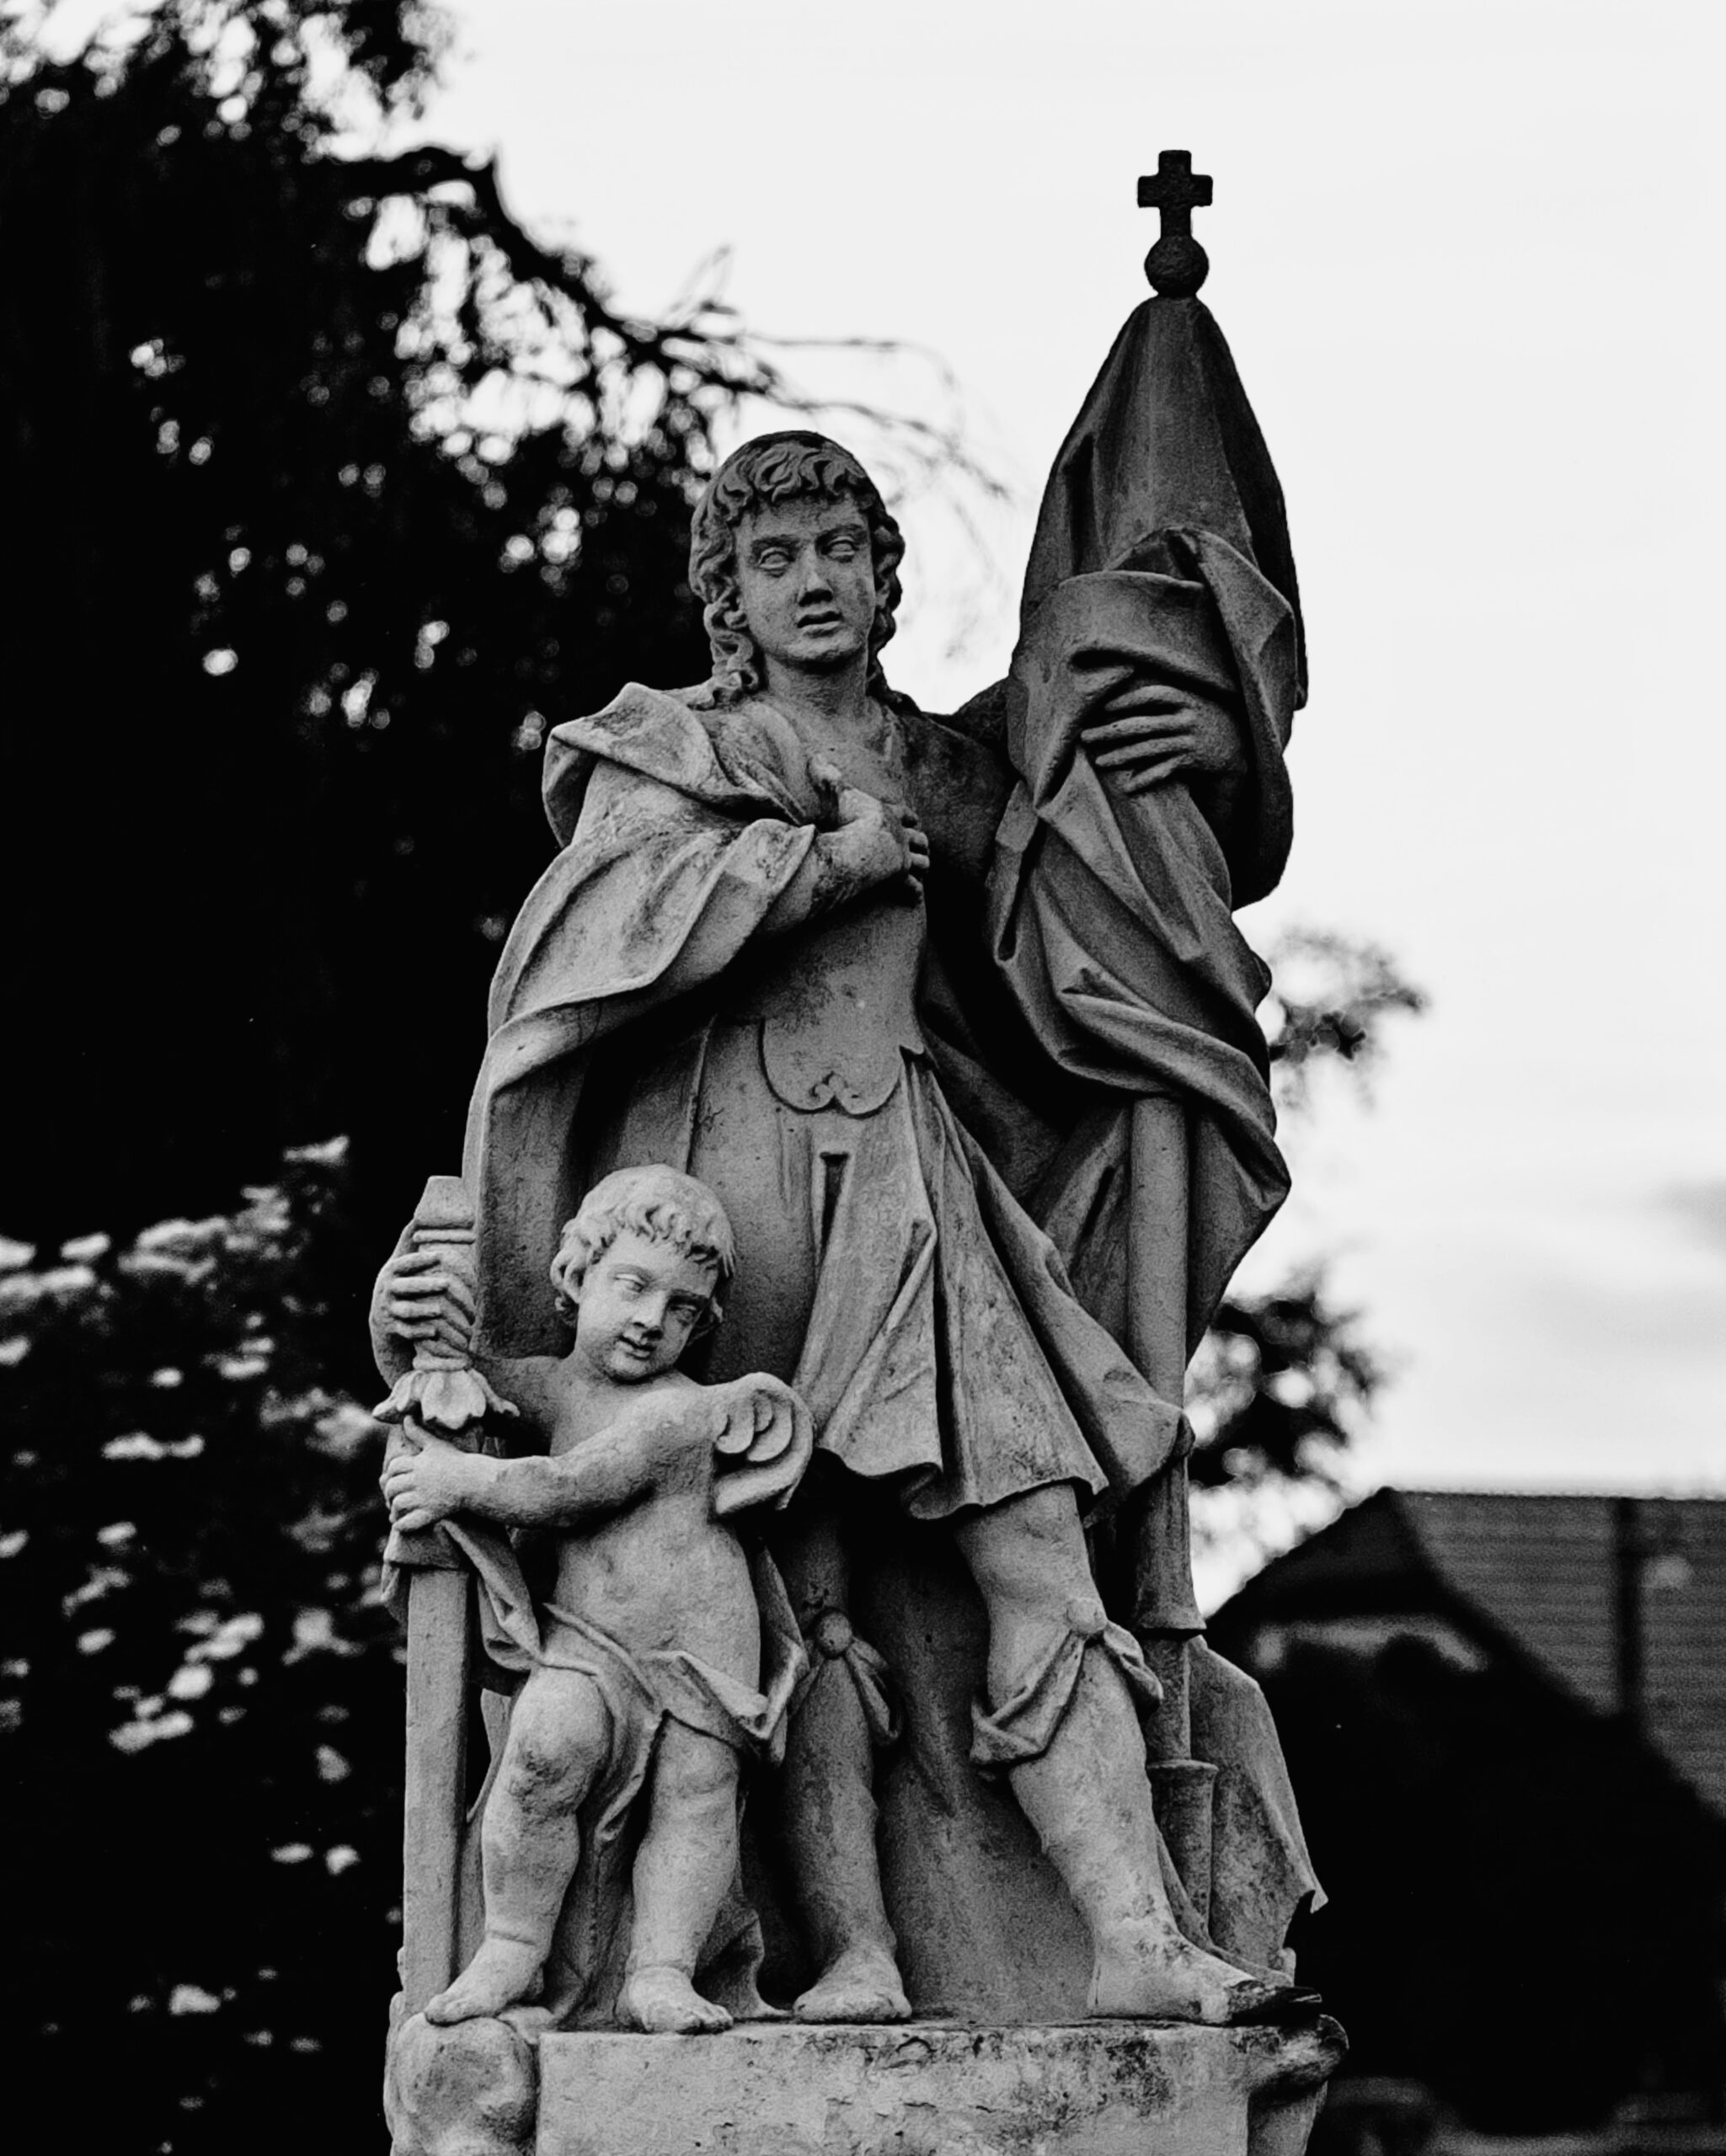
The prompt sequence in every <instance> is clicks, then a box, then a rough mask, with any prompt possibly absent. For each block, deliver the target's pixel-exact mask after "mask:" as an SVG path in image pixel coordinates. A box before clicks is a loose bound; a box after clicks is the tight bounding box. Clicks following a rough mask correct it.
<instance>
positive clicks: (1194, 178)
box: [1139, 150, 1210, 300]
mask: <svg viewBox="0 0 1726 2156" xmlns="http://www.w3.org/2000/svg"><path fill="white" fill-rule="evenodd" d="M1139 207H1140V208H1141V210H1156V211H1160V212H1161V214H1162V237H1161V238H1159V239H1158V241H1157V244H1156V246H1155V247H1153V248H1152V250H1151V252H1150V253H1148V254H1147V255H1146V257H1145V275H1146V276H1147V277H1148V278H1149V279H1150V280H1151V282H1152V286H1154V287H1155V289H1156V292H1157V297H1158V299H1162V300H1189V299H1191V298H1192V296H1193V295H1194V293H1195V292H1196V291H1198V289H1199V287H1200V285H1202V284H1203V283H1204V281H1205V276H1206V275H1207V274H1208V273H1209V271H1210V256H1209V255H1207V254H1206V253H1205V250H1204V248H1202V247H1200V244H1199V243H1198V241H1197V240H1195V239H1194V237H1193V212H1194V210H1206V209H1209V208H1210V174H1209V173H1202V172H1194V169H1193V153H1192V152H1191V151H1190V150H1159V151H1158V152H1157V171H1156V173H1155V175H1154V177H1153V176H1151V175H1148V174H1147V175H1146V177H1145V178H1144V179H1141V180H1140V182H1139Z"/></svg>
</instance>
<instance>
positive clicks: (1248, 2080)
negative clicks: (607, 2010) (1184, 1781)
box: [392, 2017, 1345, 2156]
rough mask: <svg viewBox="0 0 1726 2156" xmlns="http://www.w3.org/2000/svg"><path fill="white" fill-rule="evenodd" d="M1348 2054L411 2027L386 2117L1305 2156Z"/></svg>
mask: <svg viewBox="0 0 1726 2156" xmlns="http://www.w3.org/2000/svg"><path fill="white" fill-rule="evenodd" d="M1344 2048H1345V2045H1344V2037H1343V2033H1342V2031H1341V2030H1340V2029H1339V2028H1338V2026H1337V2025H1336V2023H1335V2022H1333V2021H1330V2020H1318V2021H1316V2022H1312V2023H1309V2024H1307V2025H1304V2026H1301V2027H1297V2028H1294V2029H1274V2028H1262V2029H1194V2028H1187V2027H1177V2026H1174V2025H1167V2024H1156V2023H1143V2022H1125V2021H1117V2022H1087V2023H1084V2024H1081V2025H1074V2026H1071V2027H1066V2028H962V2027H959V2026H958V2025H954V2024H953V2023H944V2022H934V2021H929V2022H916V2023H913V2024H910V2025H905V2026H901V2027H898V2028H835V2029H819V2028H804V2027H802V2026H799V2025H793V2024H769V2025H756V2026H752V2027H748V2028H739V2029H734V2030H731V2031H729V2032H728V2033H727V2034H725V2035H724V2036H611V2035H606V2036H545V2037H543V2038H542V2039H541V2040H540V2041H539V2042H538V2044H537V2046H535V2047H530V2046H529V2045H528V2044H527V2043H526V2041H525V2040H524V2039H522V2038H521V2037H519V2036H516V2034H515V2032H514V2031H510V2030H507V2029H505V2026H504V2025H503V2024H502V2023H500V2022H468V2023H466V2024H464V2025H462V2028H461V2029H460V2030H451V2031H431V2030H429V2029H428V2028H427V2027H426V2025H425V2023H424V2022H423V2021H420V2020H418V2019H417V2017H416V2019H415V2020H413V2021H410V2022H409V2023H408V2024H406V2025H405V2026H404V2027H403V2029H402V2030H401V2031H400V2032H399V2041H398V2046H397V2047H395V2054H396V2055H395V2057H394V2059H393V2072H392V2082H393V2096H394V2098H395V2102H394V2104H393V2125H394V2126H395V2128H396V2134H397V2138H396V2144H395V2145H396V2149H397V2152H398V2156H1301V2151H1302V2149H1303V2148H1305V2145H1306V2141H1307V2132H1308V2131H1309V2129H1310V2128H1311V2126H1312V2120H1313V2117H1314V2116H1315V2115H1316V2113H1317V2109H1318V2105H1319V2102H1320V2100H1321V2099H1322V2097H1323V2089H1324V2084H1325V2081H1326V2080H1327V2079H1328V2076H1329V2075H1330V2073H1331V2072H1332V2070H1333V2068H1335V2066H1336V2065H1337V2063H1338V2062H1339V2059H1340V2058H1341V2057H1342V2056H1343V2052H1344ZM536 2051H537V2077H535V2076H534V2075H533V2066H534V2063H535V2062H534V2058H533V2053H534V2052H536ZM458 2052H459V2054H460V2057H459V2058H458V2057H457V2053H458ZM494 2053H495V2056H493V2054H494ZM524 2075H525V2076H526V2077H529V2079H527V2080H526V2082H525V2084H524V2080H523V2076H524ZM532 2078H537V2083H538V2090H537V2095H538V2101H537V2117H535V2116H533V2113H534V2111H535V2109H536V2107H535V2106H534V2105H533V2104H532V2089H531V2081H532ZM469 2080H472V2081H473V2097H474V2099H475V2101H473V2102H471V2103H469V2102H464V2101H463V2100H462V2084H464V2083H466V2082H468V2081H469ZM511 2085H513V2089H514V2090H515V2091H516V2094H515V2099H514V2100H513V2101H512V2100H510V2087H511ZM523 2099H525V2101H524V2100H523Z"/></svg>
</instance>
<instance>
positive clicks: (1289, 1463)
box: [1189, 928, 1426, 1492]
mask: <svg viewBox="0 0 1726 2156" xmlns="http://www.w3.org/2000/svg"><path fill="white" fill-rule="evenodd" d="M1270 962H1271V972H1272V975H1273V983H1274V985H1273V986H1272V989H1271V992H1270V995H1269V998H1268V999H1267V1001H1266V1002H1265V1004H1264V1008H1263V1010H1262V1011H1261V1012H1260V1016H1261V1017H1262V1018H1263V1020H1264V1027H1265V1032H1266V1033H1267V1034H1268V1035H1269V1042H1270V1062H1271V1081H1272V1085H1273V1087H1274V1091H1275V1094H1276V1100H1277V1107H1278V1109H1279V1111H1280V1114H1281V1115H1282V1117H1283V1118H1284V1119H1285V1121H1288V1120H1293V1121H1294V1122H1295V1123H1296V1124H1298V1123H1300V1121H1301V1119H1302V1118H1304V1117H1306V1116H1307V1114H1308V1113H1310V1111H1311V1108H1312V1104H1313V1096H1314V1091H1315V1081H1316V1079H1317V1075H1318V1074H1319V1073H1320V1072H1321V1071H1323V1070H1329V1071H1332V1072H1334V1071H1336V1070H1338V1068H1339V1066H1340V1068H1341V1069H1342V1070H1346V1071H1348V1072H1349V1073H1350V1074H1352V1075H1353V1076H1354V1078H1355V1081H1357V1084H1359V1085H1362V1086H1364V1085H1365V1082H1366V1081H1368V1080H1369V1079H1370V1077H1371V1073H1372V1071H1373V1070H1374V1069H1375V1068H1376V1065H1377V1064H1378V1061H1379V1059H1380V1058H1381V1055H1382V1054H1383V1052H1384V1027H1385V1022H1386V1021H1387V1019H1389V1018H1391V1017H1395V1016H1397V1015H1398V1014H1402V1015H1404V1016H1409V1017H1413V1016H1416V1015H1418V1014H1419V1012H1420V1011H1424V1009H1425V1007H1426V998H1425V996H1424V994H1423V993H1422V991H1421V990H1419V989H1418V988H1415V987H1414V986H1413V985H1411V984H1410V983H1409V982H1408V980H1406V979H1404V978H1403V974H1401V973H1400V971H1399V970H1398V969H1397V965H1396V963H1395V961H1394V960H1393V959H1392V958H1391V957H1390V956H1389V955H1388V953H1386V952H1384V951H1381V950H1380V949H1379V948H1378V947H1377V946H1376V945H1374V944H1364V943H1352V942H1349V940H1348V939H1347V938H1346V937H1340V936H1337V935H1334V934H1333V933H1331V932H1329V931H1325V930H1320V929H1312V928H1297V929H1290V930H1289V931H1286V932H1285V934H1284V935H1282V936H1281V937H1279V938H1278V940H1277V942H1275V943H1274V945H1273V947H1272V948H1271V953H1270ZM1383 1378H1384V1370H1383V1366H1382V1364H1381V1360H1380V1358H1379V1357H1378V1356H1377V1355H1376V1354H1375V1353H1374V1352H1373V1351H1372V1349H1371V1348H1370V1347H1369V1346H1368V1345H1367V1344H1366V1342H1365V1337H1364V1336H1363V1334H1362V1331H1361V1327H1360V1315H1359V1313H1358V1312H1355V1311H1354V1310H1344V1309H1342V1308H1340V1307H1339V1305H1337V1303H1336V1302H1335V1300H1334V1299H1333V1296H1332V1294H1331V1293H1330V1290H1329V1288H1328V1283H1327V1280H1326V1275H1325V1270H1324V1268H1323V1266H1313V1267H1307V1268H1304V1269H1302V1270H1301V1271H1299V1272H1297V1273H1295V1274H1293V1275H1292V1276H1291V1277H1290V1278H1288V1279H1287V1280H1285V1282H1283V1283H1281V1284H1280V1286H1278V1287H1277V1288H1275V1289H1272V1290H1270V1291H1269V1292H1264V1293H1258V1294H1244V1293H1242V1292H1241V1291H1239V1290H1238V1289H1237V1290H1236V1291H1235V1292H1233V1293H1232V1294H1229V1295H1228V1296H1226V1298H1225V1299H1224V1300H1223V1302H1222V1303H1221V1305H1220V1306H1219V1308H1218V1310H1217V1313H1216V1320H1215V1321H1214V1323H1213V1324H1212V1326H1211V1328H1210V1333H1209V1335H1208V1336H1207V1337H1206V1338H1205V1342H1204V1344H1203V1346H1202V1347H1201V1348H1200V1353H1199V1355H1198V1357H1197V1358H1196V1359H1195V1361H1194V1367H1193V1372H1192V1376H1191V1380H1190V1381H1189V1407H1190V1409H1191V1412H1192V1415H1193V1419H1194V1427H1195V1430H1196V1433H1197V1438H1198V1443H1197V1444H1196V1446H1195V1448H1194V1453H1193V1455H1192V1460H1191V1474H1192V1478H1193V1482H1194V1487H1195V1488H1197V1489H1199V1490H1201V1491H1203V1490H1214V1489H1218V1488H1221V1487H1223V1486H1229V1487H1231V1488H1232V1490H1233V1491H1235V1492H1251V1491H1253V1489H1255V1488H1259V1489H1262V1488H1264V1487H1266V1486H1275V1485H1279V1484H1281V1485H1287V1484H1289V1483H1292V1482H1302V1481H1304V1482H1317V1483H1320V1484H1324V1485H1328V1486H1332V1487H1335V1486H1336V1471H1337V1468H1338V1465H1339V1461H1340V1460H1341V1456H1342V1449H1343V1448H1344V1446H1345V1445H1346V1444H1348V1442H1349V1438H1350V1437H1351V1436H1352V1435H1353V1434H1354V1433H1355V1429H1356V1428H1358V1427H1359V1424H1360V1419H1361V1417H1363V1416H1364V1414H1365V1412H1366V1410H1367V1409H1368V1408H1369V1407H1370V1406H1371V1402H1372V1398H1373V1396H1374V1394H1375V1393H1376V1391H1377V1390H1378V1388H1379V1386H1380V1385H1381V1383H1382V1382H1383Z"/></svg>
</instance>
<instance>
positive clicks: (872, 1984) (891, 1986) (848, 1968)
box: [793, 1946, 911, 2021]
mask: <svg viewBox="0 0 1726 2156" xmlns="http://www.w3.org/2000/svg"><path fill="white" fill-rule="evenodd" d="M793 2011H794V2013H795V2015H796V2016H797V2018H798V2020H799V2021H908V2020H910V2019H911V2001H910V2000H909V1999H907V1998H906V1995H905V1987H904V1985H903V1984H901V1983H900V1980H899V1971H898V1968H897V1967H896V1966H895V1962H894V1960H893V1956H891V1955H890V1954H888V1953H885V1952H884V1951H882V1950H881V1949H879V1947H869V1946H860V1947H854V1948H852V1950H851V1951H849V1952H848V1953H844V1954H842V1955H841V1956H839V1958H838V1959H837V1960H836V1961H835V1962H834V1963H833V1964H832V1966H831V1967H830V1968H828V1969H826V1970H824V1971H823V1972H822V1973H821V1975H820V1978H819V1979H818V1980H817V1981H816V1982H815V1983H813V1984H811V1985H810V1988H809V1989H808V1990H807V1991H806V1992H805V1993H804V1994H803V1997H802V1998H801V1999H799V2000H798V2002H797V2004H796V2006H795V2007H794V2009H793Z"/></svg>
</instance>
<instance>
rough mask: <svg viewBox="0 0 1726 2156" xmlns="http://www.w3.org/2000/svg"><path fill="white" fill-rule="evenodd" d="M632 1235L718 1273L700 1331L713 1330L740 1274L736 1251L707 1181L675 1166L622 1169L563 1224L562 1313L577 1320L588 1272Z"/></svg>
mask: <svg viewBox="0 0 1726 2156" xmlns="http://www.w3.org/2000/svg"><path fill="white" fill-rule="evenodd" d="M628 1230H633V1232H634V1233H635V1234H636V1235H645V1236H647V1237H648V1239H649V1241H652V1242H664V1243H670V1244H671V1246H672V1247H673V1248H674V1249H676V1250H679V1251H681V1252H682V1253H683V1255H684V1256H685V1257H692V1258H693V1259H694V1260H695V1261H696V1262H697V1264H698V1265H711V1266H712V1267H713V1272H714V1275H715V1277H714V1280H713V1299H712V1301H711V1303H710V1304H709V1305H708V1314H707V1316H706V1318H705V1319H704V1320H703V1322H702V1326H701V1330H702V1331H703V1332H708V1331H712V1329H713V1326H716V1325H717V1324H718V1323H719V1320H720V1318H721V1317H722V1316H723V1315H724V1300H725V1294H726V1291H727V1290H728V1289H729V1287H730V1285H731V1276H732V1274H733V1273H735V1271H736V1269H737V1246H736V1243H735V1240H734V1239H733V1237H732V1234H731V1223H730V1222H729V1220H728V1219H726V1218H725V1211H724V1207H723V1206H722V1205H721V1204H720V1203H719V1199H718V1198H715V1197H714V1195H713V1193H712V1191H710V1190H709V1189H708V1187H707V1185H706V1184H705V1183H704V1182H697V1181H696V1179H695V1177H693V1176H686V1175H683V1174H681V1173H680V1172H679V1171H678V1170H677V1169H676V1168H665V1167H648V1168H619V1169H618V1170H617V1173H616V1174H615V1175H609V1176H607V1177H604V1179H603V1180H602V1181H601V1182H596V1184H595V1185H594V1187H593V1188H592V1189H591V1190H590V1191H589V1192H588V1193H587V1195H586V1197H585V1198H583V1199H582V1201H581V1207H580V1211H579V1212H578V1213H577V1214H576V1215H575V1217H574V1219H573V1220H566V1221H565V1222H564V1232H563V1235H562V1236H561V1237H560V1238H559V1240H558V1254H557V1256H556V1257H554V1258H553V1260H552V1267H551V1282H552V1285H553V1288H555V1289H556V1290H557V1308H558V1316H559V1317H560V1318H562V1320H563V1321H564V1324H565V1325H570V1326H573V1325H574V1322H575V1302H576V1297H577V1296H578V1294H580V1288H581V1283H582V1282H583V1281H584V1280H585V1278H586V1277H587V1268H588V1267H589V1266H590V1265H591V1264H593V1263H594V1262H596V1259H599V1258H601V1257H604V1255H605V1253H606V1252H607V1251H608V1250H609V1249H610V1248H611V1246H612V1244H613V1243H614V1242H616V1241H617V1238H618V1236H619V1235H623V1234H624V1233H625V1232H626V1231H628Z"/></svg>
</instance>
